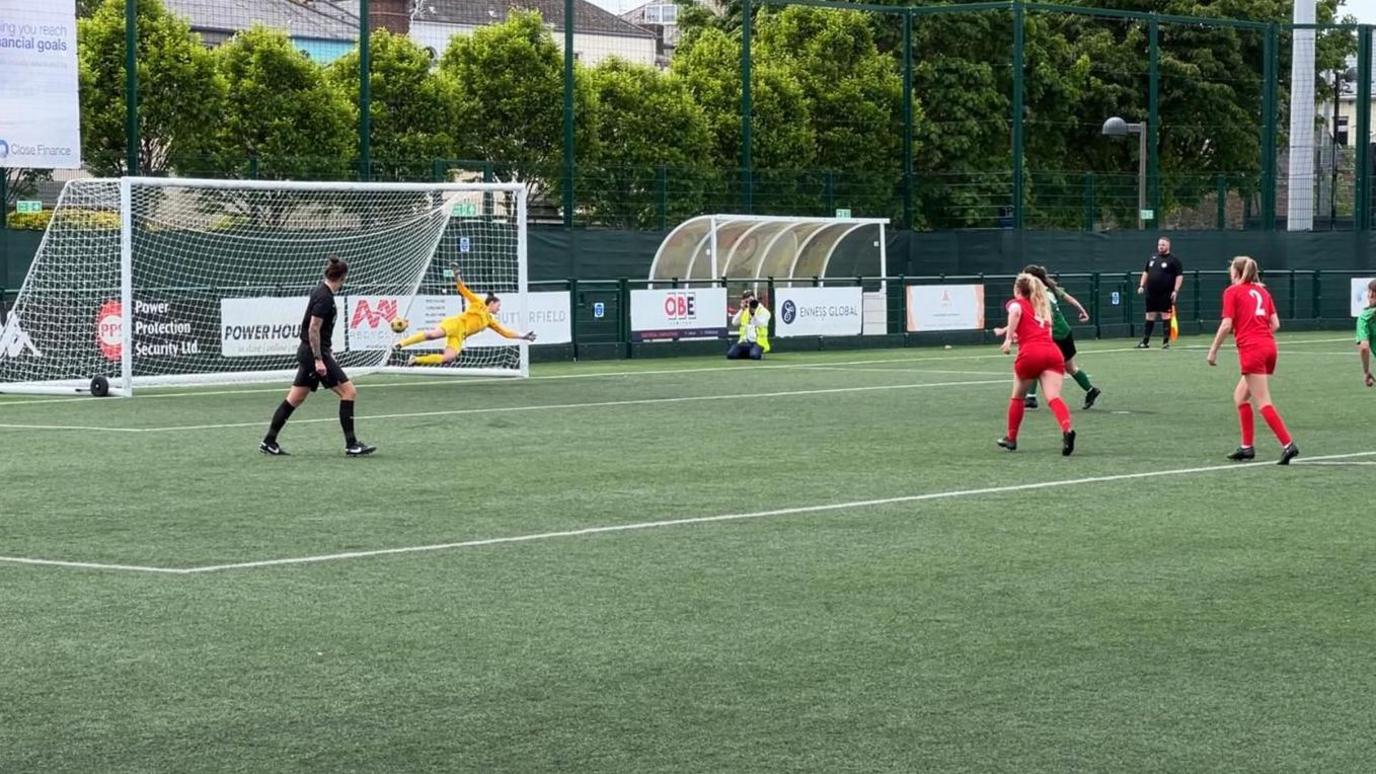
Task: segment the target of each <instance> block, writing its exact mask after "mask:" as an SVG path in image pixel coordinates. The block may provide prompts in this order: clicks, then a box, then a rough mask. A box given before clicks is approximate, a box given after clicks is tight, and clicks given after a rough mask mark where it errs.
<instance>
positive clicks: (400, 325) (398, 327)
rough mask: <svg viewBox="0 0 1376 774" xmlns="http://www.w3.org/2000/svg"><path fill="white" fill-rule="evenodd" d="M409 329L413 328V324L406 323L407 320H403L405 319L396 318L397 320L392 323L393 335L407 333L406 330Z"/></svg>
mask: <svg viewBox="0 0 1376 774" xmlns="http://www.w3.org/2000/svg"><path fill="white" fill-rule="evenodd" d="M409 327H411V323H409V322H406V321H405V320H403V319H402V318H400V317H398V318H396V319H395V320H393V321H392V332H393V333H401V332H403V331H405V330H406V329H407V328H409Z"/></svg>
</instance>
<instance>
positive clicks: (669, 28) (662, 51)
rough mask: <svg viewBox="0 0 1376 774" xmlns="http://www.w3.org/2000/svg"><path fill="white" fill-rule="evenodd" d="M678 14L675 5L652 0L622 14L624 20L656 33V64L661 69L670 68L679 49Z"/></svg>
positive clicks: (660, 0) (662, 0)
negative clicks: (675, 52)
mask: <svg viewBox="0 0 1376 774" xmlns="http://www.w3.org/2000/svg"><path fill="white" fill-rule="evenodd" d="M678 12H679V8H678V5H676V4H675V3H672V2H665V0H650V2H648V3H646V4H644V5H642V6H639V7H637V8H633V9H631V10H629V11H627V12H625V13H623V14H621V18H622V19H625V20H626V21H628V22H630V23H631V24H634V25H636V26H637V27H643V28H645V29H647V30H649V31H650V32H652V33H654V36H655V64H656V65H657V66H659V67H660V68H661V69H662V68H665V67H668V66H669V61H670V60H671V59H673V58H674V49H676V48H678V39H679V34H680V31H679V26H678Z"/></svg>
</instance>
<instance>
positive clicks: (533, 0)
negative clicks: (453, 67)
mask: <svg viewBox="0 0 1376 774" xmlns="http://www.w3.org/2000/svg"><path fill="white" fill-rule="evenodd" d="M164 4H165V5H166V6H167V8H168V10H170V11H171V12H173V13H175V14H176V15H178V16H180V17H182V18H183V19H185V20H186V21H187V23H188V24H190V26H191V29H192V31H194V32H197V33H200V35H201V39H202V40H203V41H204V42H205V44H206V45H207V46H211V47H214V46H218V45H220V44H221V43H224V42H225V41H227V40H229V39H230V38H232V37H233V36H234V33H236V32H238V31H239V30H246V29H249V28H251V27H252V26H253V25H254V24H261V25H263V26H265V27H274V28H277V29H281V30H285V31H286V32H287V35H288V36H289V37H290V38H291V39H292V41H293V42H294V43H295V44H296V45H297V47H298V48H300V49H301V51H302V52H304V53H305V54H306V55H307V56H309V57H310V58H311V59H314V60H315V61H317V62H320V63H322V64H329V63H330V62H333V61H334V60H336V59H338V58H339V57H341V56H343V55H344V54H345V53H346V52H348V51H350V50H352V49H353V47H354V46H355V45H356V42H357V40H358V13H359V3H358V0H164ZM513 7H516V8H520V9H526V10H534V11H539V12H540V15H541V17H543V18H544V20H545V26H546V27H548V28H549V29H550V32H551V34H552V35H553V36H554V42H555V43H556V44H557V45H558V46H559V47H560V48H561V49H562V48H563V45H564V0H491V2H489V0H370V2H369V3H368V17H369V20H370V26H371V28H372V29H374V30H378V29H386V30H390V31H391V32H392V33H393V34H397V35H409V36H410V37H411V39H413V40H415V41H416V42H417V43H419V44H420V45H421V46H424V47H425V48H426V49H429V51H430V52H431V54H432V55H433V56H434V57H435V58H436V59H438V58H439V57H440V56H442V55H443V54H444V50H445V49H446V48H447V47H448V46H449V41H450V39H451V38H453V37H454V36H455V35H466V34H468V33H470V32H472V31H473V30H476V29H478V28H479V27H485V26H488V25H491V24H500V23H501V22H503V21H505V20H506V17H507V14H508V13H510V11H511V10H512V8H513ZM668 7H669V8H674V7H673V6H672V5H671V6H668ZM676 10H677V9H674V12H676ZM573 45H574V56H575V57H576V58H577V59H578V60H579V61H581V62H583V63H584V64H587V65H595V64H597V63H598V62H600V61H602V60H603V59H606V58H607V57H611V56H616V57H620V58H622V59H625V60H626V61H628V62H636V63H639V64H645V65H653V64H655V63H656V61H657V56H658V49H659V43H658V40H657V38H656V33H655V32H653V31H651V30H648V29H645V28H643V27H638V26H636V25H634V24H632V23H630V22H628V21H626V20H625V19H622V18H620V17H618V16H616V15H615V14H613V13H609V12H607V11H604V10H602V9H601V8H599V7H597V6H596V5H593V4H592V3H590V2H588V0H574V43H573Z"/></svg>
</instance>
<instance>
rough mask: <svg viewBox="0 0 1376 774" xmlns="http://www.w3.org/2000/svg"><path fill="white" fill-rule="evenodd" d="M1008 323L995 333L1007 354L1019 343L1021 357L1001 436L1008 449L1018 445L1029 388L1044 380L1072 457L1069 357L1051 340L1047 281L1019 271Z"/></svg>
mask: <svg viewBox="0 0 1376 774" xmlns="http://www.w3.org/2000/svg"><path fill="white" fill-rule="evenodd" d="M1007 309H1008V325H1007V327H1004V328H995V329H994V335H995V336H1002V337H1003V346H1002V347H1001V349H1002V350H1003V354H1005V355H1006V354H1008V353H1009V351H1010V350H1012V348H1013V342H1014V341H1017V343H1018V358H1017V360H1015V361H1013V397H1012V399H1010V400H1009V402H1008V434H1007V435H1005V436H1004V437H1002V438H1000V439H999V440H998V444H999V446H1002V447H1003V448H1005V449H1007V450H1008V451H1016V450H1017V448H1018V427H1019V426H1020V425H1022V415H1023V413H1024V412H1025V411H1026V410H1027V406H1026V403H1025V399H1026V397H1027V390H1028V388H1029V387H1031V386H1032V384H1033V383H1034V382H1037V381H1040V382H1041V386H1042V395H1043V396H1044V397H1045V398H1046V399H1047V400H1046V407H1047V408H1049V409H1051V413H1052V414H1054V415H1055V416H1056V421H1057V422H1059V423H1060V425H1061V454H1063V455H1065V456H1067V457H1069V456H1070V455H1071V453H1073V452H1074V451H1075V431H1074V430H1073V429H1072V428H1071V426H1070V409H1068V408H1066V405H1065V401H1063V400H1061V383H1062V382H1064V381H1065V359H1064V358H1063V357H1062V356H1061V350H1060V348H1059V347H1057V346H1056V343H1055V342H1053V341H1052V340H1051V300H1050V297H1049V296H1048V295H1047V290H1046V285H1044V284H1042V281H1041V280H1039V279H1037V278H1036V277H1034V276H1032V275H1031V274H1027V273H1023V274H1019V275H1018V278H1017V280H1015V281H1014V282H1013V299H1012V300H1011V301H1009V302H1008V305H1007Z"/></svg>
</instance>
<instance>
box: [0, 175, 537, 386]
mask: <svg viewBox="0 0 1376 774" xmlns="http://www.w3.org/2000/svg"><path fill="white" fill-rule="evenodd" d="M526 251H527V234H526V188H525V186H524V185H523V184H520V183H433V184H432V183H354V182H337V183H325V182H285V181H246V180H195V179H182V178H121V179H117V180H115V179H85V180H73V181H71V182H69V183H67V185H66V186H65V187H64V188H63V190H62V193H61V195H60V197H59V199H58V204H57V207H56V208H55V209H54V210H53V216H52V220H51V222H50V223H49V225H48V228H47V231H46V232H45V233H44V235H43V240H42V242H41V243H40V246H39V249H38V253H37V255H36V256H35V257H34V261H33V264H32V265H31V266H30V267H29V271H28V274H27V275H26V277H25V279H24V283H23V286H22V287H21V288H20V291H19V295H18V297H17V298H16V299H15V301H14V304H13V305H12V307H11V308H10V310H9V314H8V316H7V317H6V319H5V324H4V326H3V329H0V392H22V393H41V394H61V393H66V394H71V393H81V392H89V391H91V390H92V389H93V387H94V388H95V389H97V391H99V389H100V388H101V387H102V386H103V384H102V382H103V383H104V384H108V386H109V392H110V393H111V394H115V395H125V396H127V395H131V394H133V391H134V389H135V388H138V387H145V386H159V385H192V384H226V383H238V382H266V381H280V380H283V379H287V378H290V377H291V376H292V375H293V374H294V373H295V371H296V350H297V346H298V344H299V341H300V335H301V322H302V319H303V318H304V315H305V309H306V299H307V297H308V296H309V294H310V292H311V290H312V289H313V288H314V287H315V286H316V285H317V284H318V283H319V282H320V281H321V279H322V276H323V272H324V267H325V264H326V262H327V260H328V258H329V257H330V256H338V257H339V258H341V259H343V260H344V261H345V262H347V263H348V264H349V273H348V276H347V277H346V278H345V282H344V288H343V289H342V290H341V291H340V292H339V294H338V295H337V296H336V304H337V306H338V309H339V315H338V318H339V319H338V321H337V324H336V326H335V329H334V331H333V346H332V349H333V351H334V354H335V358H336V359H337V360H338V361H339V363H340V365H341V366H342V367H343V368H344V369H345V370H346V371H348V372H349V373H350V375H351V376H352V375H361V374H365V373H370V372H414V373H426V374H441V375H477V376H515V377H521V376H527V375H528V374H529V364H530V353H529V348H528V345H527V342H525V341H523V340H509V339H504V338H502V337H500V336H498V335H497V334H496V333H495V332H493V331H483V332H480V333H478V334H475V335H473V336H471V337H469V339H468V340H467V341H465V343H464V346H463V349H462V351H461V354H460V356H459V358H458V359H457V360H456V361H454V362H453V363H452V364H450V365H447V366H429V367H412V368H407V367H405V366H404V365H403V363H404V362H405V358H406V356H407V355H410V354H427V353H430V352H438V351H440V350H442V349H443V347H444V344H445V342H444V340H442V339H441V340H438V341H434V342H426V343H423V344H420V345H417V346H416V347H414V348H412V349H408V350H405V351H404V352H398V351H396V350H394V349H393V344H394V342H395V341H396V340H397V339H398V338H400V336H398V335H397V334H395V333H393V331H392V330H391V327H390V323H391V321H392V320H393V319H397V318H401V319H405V320H409V321H410V324H411V327H410V330H409V331H408V333H410V332H415V331H418V330H420V329H423V328H431V327H434V326H435V324H436V323H438V322H439V321H440V320H441V319H443V318H444V317H447V316H451V315H454V314H458V313H460V312H462V311H463V309H464V301H463V298H462V296H460V295H459V294H458V293H457V292H456V286H455V281H454V275H453V271H452V270H457V271H458V272H459V273H460V274H461V275H462V277H463V280H464V282H465V283H466V284H467V285H468V287H469V288H470V289H472V290H473V291H474V292H476V293H478V294H479V295H485V294H487V293H495V294H496V295H498V296H499V297H501V299H502V309H501V313H500V315H499V317H500V320H501V322H502V323H503V324H504V325H506V327H508V328H512V329H515V330H517V331H518V332H525V331H526V330H527V329H528V327H529V322H528V316H527V308H526V286H527V280H528V277H527V264H526V261H527V254H526Z"/></svg>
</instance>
